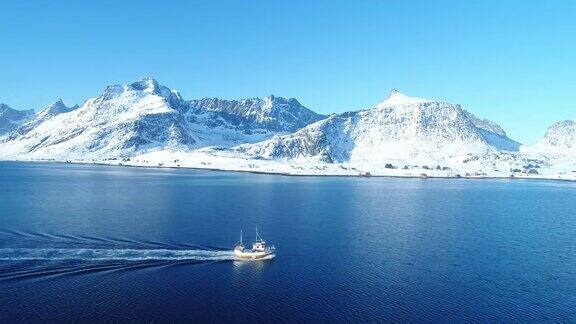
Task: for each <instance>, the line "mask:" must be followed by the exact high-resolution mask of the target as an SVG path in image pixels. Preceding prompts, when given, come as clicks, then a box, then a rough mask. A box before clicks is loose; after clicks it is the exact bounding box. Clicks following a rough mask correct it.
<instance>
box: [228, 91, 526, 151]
mask: <svg viewBox="0 0 576 324" xmlns="http://www.w3.org/2000/svg"><path fill="white" fill-rule="evenodd" d="M493 129H496V130H497V131H494V130H493ZM518 146H519V144H518V143H516V142H514V141H513V140H511V139H509V138H508V137H506V135H505V133H504V132H503V131H502V130H501V128H500V127H499V126H497V125H496V124H494V123H492V122H488V121H483V120H480V119H479V118H477V117H475V116H474V115H472V114H471V113H469V112H466V111H464V110H463V109H462V108H461V107H460V106H459V105H454V104H449V103H443V102H439V101H432V100H426V99H421V98H410V97H407V96H405V95H403V94H401V93H400V92H398V91H396V90H393V91H392V93H391V94H390V96H389V97H388V98H387V99H385V100H384V101H382V102H380V103H379V104H377V105H376V106H375V108H372V109H367V110H361V111H353V112H347V113H342V114H335V115H332V116H330V117H329V118H327V119H325V120H322V121H319V122H317V123H314V124H311V125H309V126H307V127H305V128H303V129H301V130H299V131H297V132H296V133H294V134H290V135H286V136H277V137H274V138H272V139H271V140H268V141H265V142H262V143H257V144H254V145H243V146H241V147H239V148H238V149H239V150H240V151H241V152H246V153H248V154H250V155H255V156H261V157H264V158H284V159H294V158H316V159H317V160H320V161H325V162H355V161H370V162H381V161H390V160H405V161H410V160H422V159H424V160H425V159H433V160H438V159H441V158H445V157H452V156H462V155H466V154H469V153H483V152H487V151H498V150H503V151H517V150H518Z"/></svg>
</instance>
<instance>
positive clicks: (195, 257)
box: [0, 248, 234, 261]
mask: <svg viewBox="0 0 576 324" xmlns="http://www.w3.org/2000/svg"><path fill="white" fill-rule="evenodd" d="M0 260H2V261H23V260H80V261H229V260H234V254H233V253H232V251H218V250H200V249H193V250H176V249H84V248H82V249H61V248H41V249H29V248H16V249H0Z"/></svg>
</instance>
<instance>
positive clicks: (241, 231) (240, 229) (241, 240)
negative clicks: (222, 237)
mask: <svg viewBox="0 0 576 324" xmlns="http://www.w3.org/2000/svg"><path fill="white" fill-rule="evenodd" d="M240 244H242V229H240Z"/></svg>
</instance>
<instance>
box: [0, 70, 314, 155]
mask: <svg viewBox="0 0 576 324" xmlns="http://www.w3.org/2000/svg"><path fill="white" fill-rule="evenodd" d="M322 118H323V116H321V115H318V114H316V113H314V112H312V111H311V110H309V109H307V108H305V107H303V106H302V105H300V104H299V103H298V101H296V100H295V99H283V98H277V97H273V96H270V97H267V98H264V99H258V98H256V99H243V100H237V101H224V100H219V99H202V100H193V101H186V100H184V99H183V98H182V96H181V95H180V94H179V93H178V92H177V91H175V90H170V89H169V88H167V87H165V86H162V85H160V84H159V83H158V82H157V81H156V80H154V79H153V78H144V79H142V80H140V81H137V82H134V83H132V84H130V85H124V86H122V85H113V86H109V87H107V88H106V89H105V90H104V92H103V93H102V94H101V95H100V96H98V97H95V98H91V99H88V100H87V101H86V102H85V103H84V104H83V105H82V106H81V107H73V108H68V107H66V106H65V105H64V104H63V103H62V101H61V100H59V101H57V102H55V103H54V104H52V105H50V106H48V107H46V108H45V109H43V110H41V111H40V112H38V113H37V114H36V115H35V116H34V117H33V118H31V120H29V121H28V122H26V123H23V124H22V123H21V124H18V125H19V127H17V128H16V129H14V130H12V131H11V132H9V133H8V134H6V135H5V136H4V137H2V138H1V139H0V157H5V158H19V157H22V158H41V159H106V158H116V157H128V156H133V155H136V154H141V153H145V152H149V151H155V150H162V149H171V150H183V151H189V150H192V149H197V148H201V147H205V146H212V145H220V146H233V145H238V144H242V143H252V142H257V141H261V140H264V139H267V138H270V137H272V136H273V135H275V134H284V133H288V132H292V131H294V130H296V129H298V128H300V127H303V126H305V125H307V124H309V123H312V122H315V121H317V120H320V119H322Z"/></svg>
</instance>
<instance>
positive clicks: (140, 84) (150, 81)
mask: <svg viewBox="0 0 576 324" xmlns="http://www.w3.org/2000/svg"><path fill="white" fill-rule="evenodd" d="M130 86H131V87H132V88H133V89H135V90H140V91H145V92H148V93H157V92H158V90H159V89H160V84H159V83H158V81H156V79H154V78H153V77H150V76H148V77H145V78H142V80H140V81H136V82H133V83H132V84H131V85H130Z"/></svg>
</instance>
